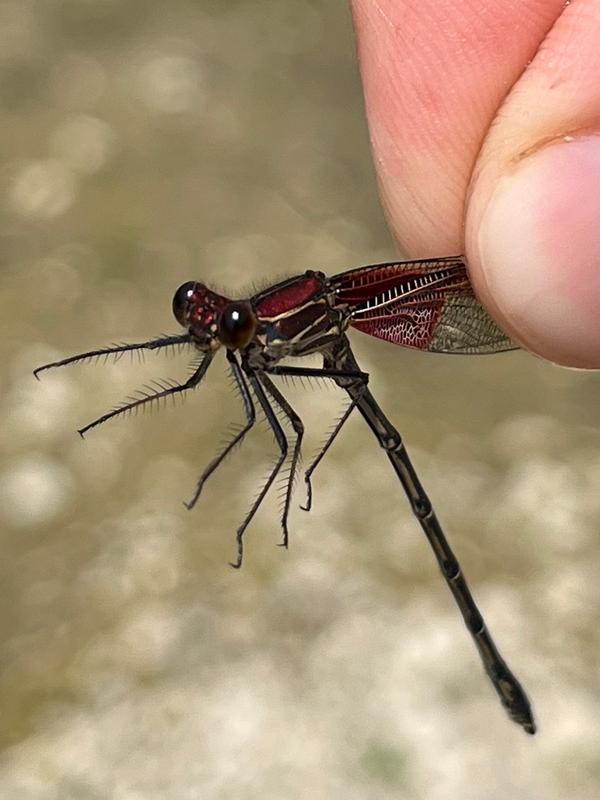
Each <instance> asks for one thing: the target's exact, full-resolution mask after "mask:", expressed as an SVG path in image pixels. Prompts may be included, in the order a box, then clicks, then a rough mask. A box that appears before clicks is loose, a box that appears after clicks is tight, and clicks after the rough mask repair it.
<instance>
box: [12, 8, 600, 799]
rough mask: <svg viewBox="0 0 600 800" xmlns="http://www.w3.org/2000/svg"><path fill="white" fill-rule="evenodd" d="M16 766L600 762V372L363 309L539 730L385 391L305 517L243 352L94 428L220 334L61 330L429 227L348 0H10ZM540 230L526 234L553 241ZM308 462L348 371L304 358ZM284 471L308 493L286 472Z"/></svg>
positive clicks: (360, 789) (414, 791) (26, 775)
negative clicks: (405, 176) (234, 381)
mask: <svg viewBox="0 0 600 800" xmlns="http://www.w3.org/2000/svg"><path fill="white" fill-rule="evenodd" d="M0 98H1V107H2V125H1V126H0V141H1V143H2V162H1V173H0V191H1V197H2V213H1V218H0V236H1V245H0V258H1V266H0V302H1V303H2V308H1V313H2V320H3V327H4V334H3V336H2V337H1V339H0V353H1V368H2V369H1V377H0V387H1V395H0V402H1V405H2V425H1V428H0V453H1V463H0V526H1V538H2V542H1V547H2V559H1V570H2V576H1V580H0V592H1V609H2V610H1V613H0V630H1V639H2V648H1V653H2V658H1V662H0V664H1V666H0V698H1V704H2V714H1V717H0V740H1V743H2V750H3V754H2V759H1V761H0V796H1V797H2V798H11V800H12V798H17V797H18V798H20V799H21V800H30V799H31V800H75V799H77V800H79V798H82V799H84V800H96V799H98V800H101V799H103V798H110V799H111V800H155V799H156V800H158V798H174V800H186V799H187V798H203V800H212V799H213V798H214V799H215V800H217V799H218V800H226V799H227V800H229V799H230V798H235V799H236V800H237V799H238V798H244V800H246V799H248V800H253V799H254V798H280V797H285V798H290V799H291V798H305V797H312V798H333V797H345V798H356V799H357V800H359V799H360V800H364V798H373V799H376V800H379V799H382V800H385V798H410V799H411V800H415V799H417V800H418V798H427V800H445V799H446V798H455V797H461V798H463V799H465V800H469V799H470V798H472V799H473V800H480V798H481V797H482V795H483V792H485V796H486V797H487V798H488V800H495V799H496V798H498V799H500V798H501V799H502V800H505V798H507V797H511V798H525V797H526V798H528V800H533V799H534V798H544V800H558V798H561V799H562V798H570V800H583V798H586V799H587V798H595V797H597V796H598V792H599V791H600V704H599V698H600V659H599V653H600V633H599V630H600V628H599V626H598V617H599V614H600V593H599V591H598V586H599V585H600V556H599V552H600V551H599V547H598V534H599V532H600V490H599V487H600V435H599V430H600V413H599V410H600V377H599V376H598V375H597V374H596V375H594V374H586V373H583V372H575V371H568V370H564V369H559V368H557V367H554V366H552V365H550V364H546V363H542V362H541V361H540V360H537V359H535V358H533V357H531V356H529V355H527V354H525V353H521V352H519V353H508V354H503V355H498V356H495V357H488V358H485V357H482V358H460V357H454V358H449V357H444V356H435V355H428V354H420V353H414V352H410V351H403V350H402V349H401V348H394V347H393V346H391V345H388V344H386V343H383V342H379V341H376V340H372V339H369V337H365V336H362V335H361V334H359V333H355V334H353V336H352V339H353V343H354V346H355V349H356V354H357V357H358V358H359V361H360V363H361V365H362V367H363V369H365V370H367V371H369V372H370V373H371V387H372V389H373V392H374V394H375V395H376V397H377V398H378V399H379V402H380V403H381V404H382V406H383V408H384V409H385V410H386V412H387V413H388V415H389V416H390V417H391V419H392V420H393V421H394V422H395V423H396V424H397V425H398V427H399V429H400V430H401V431H402V432H403V433H404V436H405V438H406V441H407V444H408V447H409V450H410V452H411V453H412V455H413V457H414V460H415V462H416V465H417V468H418V470H419V472H420V474H421V477H422V479H423V482H424V483H425V485H426V487H427V488H428V490H429V491H430V494H431V496H432V498H433V501H434V503H435V505H436V507H437V509H438V512H439V514H440V517H441V519H442V521H443V523H444V525H445V527H446V530H447V532H448V534H449V537H450V539H451V542H452V544H453V545H454V546H455V548H456V551H457V553H458V555H459V557H460V559H461V561H462V564H463V567H464V569H465V571H466V573H467V575H468V577H469V580H470V583H471V585H472V587H473V589H474V592H475V596H476V598H477V600H478V602H479V603H480V606H481V608H482V610H483V612H484V615H485V616H486V619H487V621H488V623H489V626H490V629H491V630H492V632H493V634H494V635H495V637H496V639H497V640H498V642H499V644H500V647H501V650H502V652H503V653H504V655H505V656H506V658H507V660H508V661H509V662H510V664H511V665H512V666H513V667H514V669H515V671H516V672H517V674H518V675H519V676H520V678H521V679H522V681H523V683H524V685H525V686H526V687H527V690H528V692H529V694H530V697H531V698H532V701H533V704H534V708H535V712H536V715H537V718H538V722H539V728H540V731H539V734H538V735H537V736H536V737H534V738H529V737H527V736H526V735H525V734H524V733H522V732H521V731H520V730H519V729H518V728H517V727H516V726H515V725H513V724H512V723H510V722H509V721H508V720H507V718H506V716H505V714H504V712H503V710H502V708H501V707H500V705H499V702H498V700H497V698H496V695H495V693H494V691H493V689H492V688H491V687H490V685H489V683H488V681H487V679H486V678H485V676H484V675H483V672H482V669H481V667H480V664H479V660H478V657H477V654H476V652H475V650H474V647H473V645H472V643H471V641H470V639H469V637H468V635H467V633H466V631H465V630H464V628H463V624H462V621H461V619H460V615H459V613H458V611H457V610H456V608H455V607H454V604H453V602H452V599H451V597H450V594H449V592H448V590H447V588H446V587H445V585H444V583H443V581H442V578H441V576H440V575H439V573H438V570H437V567H436V565H435V562H434V559H433V556H432V554H431V552H430V550H429V548H428V546H427V544H426V542H425V540H424V537H423V535H422V534H421V532H420V529H419V528H418V526H417V524H416V523H415V522H414V521H413V519H412V517H411V514H410V512H409V509H408V505H407V502H406V500H405V498H404V496H403V494H402V492H401V490H400V488H399V486H398V485H397V483H396V480H395V477H394V475H393V473H392V470H391V468H390V467H389V464H388V462H387V459H386V458H385V456H384V455H383V453H381V452H380V451H379V449H378V446H377V444H376V442H375V441H373V440H372V438H371V436H370V433H369V431H368V430H366V428H365V426H364V425H363V424H361V420H360V419H359V417H358V416H356V417H355V418H353V419H351V421H350V423H349V424H348V427H347V429H346V430H345V432H344V434H343V435H342V436H341V437H340V439H339V440H338V441H337V442H336V444H335V446H334V447H333V448H332V450H331V452H330V453H329V454H328V456H327V458H326V459H325V460H324V462H323V464H322V465H321V466H320V468H319V470H318V471H317V473H316V475H315V485H314V489H315V497H314V508H313V511H312V512H311V513H310V514H305V513H303V512H302V511H300V510H299V509H298V504H299V503H300V502H303V501H304V491H303V485H302V484H303V482H302V480H300V481H299V484H298V489H297V492H296V495H295V500H294V506H293V511H292V515H291V520H290V527H291V543H290V550H289V552H285V551H283V550H282V549H280V548H278V547H276V546H275V545H276V544H277V543H278V541H279V539H280V530H279V526H278V513H277V501H276V498H275V497H269V500H268V502H266V503H265V505H264V507H263V508H262V509H261V511H260V513H259V514H258V515H257V517H256V518H255V521H254V522H253V524H252V525H251V527H250V528H249V530H248V532H247V537H246V557H245V564H244V568H243V569H242V570H241V571H240V572H235V571H233V570H232V569H230V567H228V566H227V562H228V560H230V559H231V558H232V557H233V556H234V554H235V541H234V532H235V529H236V527H237V526H238V524H239V522H240V521H241V519H242V518H243V516H244V514H245V513H246V511H247V510H248V508H249V506H250V503H251V501H252V499H253V498H254V496H255V493H256V492H257V491H258V488H259V487H260V485H261V484H260V481H261V480H263V478H264V476H265V475H266V472H267V470H268V468H269V467H270V466H271V464H272V462H273V459H274V455H275V446H274V442H273V440H272V437H271V436H270V434H269V433H268V431H267V430H266V429H265V427H264V426H261V427H260V428H259V429H257V430H256V431H254V432H253V434H252V435H251V436H250V437H249V438H248V441H247V442H246V444H245V445H244V447H243V448H242V449H240V450H238V451H237V452H236V453H235V454H234V455H233V456H232V457H231V458H230V459H229V460H228V461H227V463H226V465H225V466H224V467H223V468H222V469H221V470H220V471H219V472H218V473H217V474H216V475H215V476H214V477H213V478H212V479H211V481H210V483H209V484H208V485H207V487H206V489H205V492H204V494H203V496H202V498H201V501H200V502H199V503H198V505H197V507H196V508H195V509H194V511H193V512H187V511H186V509H185V508H184V507H183V505H182V502H181V501H182V500H186V499H189V497H190V496H191V494H192V492H193V488H194V486H195V482H196V480H197V478H198V476H199V473H200V471H201V469H202V467H203V466H204V465H205V464H206V463H207V461H208V460H210V458H211V457H212V456H213V455H214V453H215V451H216V449H217V448H218V446H219V443H220V441H221V435H222V433H224V432H226V431H227V427H228V425H229V424H231V423H232V422H233V423H235V422H239V421H240V420H241V418H242V410H241V408H240V404H239V401H238V398H237V397H236V396H235V394H234V393H233V392H231V390H230V386H229V380H228V376H227V372H226V369H225V367H224V364H223V361H224V359H218V360H217V361H218V364H217V363H215V364H214V365H213V367H212V368H211V371H210V373H209V376H208V378H207V379H206V381H205V383H204V384H203V385H202V386H201V387H200V388H199V389H198V390H197V391H195V392H193V393H191V396H189V397H187V399H186V401H185V402H184V403H177V404H176V407H172V404H169V406H168V407H166V408H164V409H162V410H160V411H156V412H154V413H148V414H143V415H142V414H140V415H139V416H137V417H135V418H133V417H132V418H130V419H121V420H117V421H114V422H110V423H108V424H107V425H105V426H103V427H101V428H98V429H97V430H94V431H92V432H90V434H89V436H88V437H87V439H86V440H85V441H82V440H81V439H80V438H79V436H78V435H77V432H76V430H77V428H78V427H82V426H83V425H84V424H85V423H87V422H89V421H90V420H92V419H94V418H95V417H97V416H99V415H101V414H102V413H104V412H105V411H106V410H107V409H109V408H110V407H111V406H113V405H114V404H115V403H117V402H119V401H120V400H122V399H123V398H124V397H125V396H127V395H128V394H131V393H132V391H134V390H135V389H137V388H139V387H140V386H141V385H143V384H144V383H145V382H148V381H149V380H151V379H153V378H173V379H176V378H178V377H181V376H183V375H186V374H187V369H188V366H189V363H190V360H191V354H190V353H188V352H182V353H179V354H177V353H175V354H171V355H164V354H154V353H149V354H148V355H147V357H146V359H145V361H144V364H142V365H139V364H137V362H136V361H135V360H129V359H127V358H124V359H122V360H120V361H119V362H117V363H112V362H109V363H106V364H102V363H97V364H95V365H89V366H73V367H70V368H66V369H64V370H58V371H56V372H48V373H45V374H44V375H43V378H42V381H41V382H40V383H37V382H36V381H35V380H34V379H33V377H32V375H31V370H32V369H33V368H34V367H35V366H37V365H39V364H41V363H44V362H47V361H50V360H53V359H56V358H60V357H63V356H66V355H69V354H73V353H76V352H80V351H83V350H86V349H90V348H93V347H98V346H102V345H105V344H110V343H111V342H114V341H124V340H129V341H143V340H145V339H147V338H150V337H152V336H154V335H157V334H160V333H161V332H167V333H169V332H172V333H176V332H178V326H177V324H176V323H175V322H174V320H173V319H172V318H171V310H170V304H171V297H172V295H173V292H174V291H175V289H176V288H177V286H179V284H180V283H182V282H183V281H185V280H189V279H196V278H200V279H202V280H204V281H206V282H207V283H209V284H211V285H214V286H215V287H217V288H220V289H229V290H230V291H231V293H232V294H234V295H237V296H240V295H243V294H244V293H245V292H251V291H252V290H253V287H256V286H257V285H258V286H261V285H265V284H266V283H271V282H274V281H275V280H276V279H279V278H281V277H283V276H286V275H291V274H294V273H297V272H300V271H302V270H304V269H306V268H308V267H312V268H318V269H322V270H324V271H325V272H331V273H333V272H337V271H341V270H344V269H346V268H349V267H351V266H354V265H360V264H366V263H372V262H376V261H383V260H387V259H390V258H394V257H395V250H394V247H393V244H392V242H391V239H390V237H389V234H388V232H387V230H386V226H385V222H384V219H383V216H382V212H381V209H380V207H379V204H378V199H377V192H376V186H375V182H374V175H373V168H372V165H371V161H370V154H369V146H368V136H367V130H366V124H365V120H364V116H363V108H362V97H361V87H360V82H359V76H358V71H357V66H356V59H355V52H354V43H353V37H352V27H351V20H350V14H349V11H348V8H347V7H346V5H345V4H343V3H330V2H326V0H312V1H311V0H237V1H234V0H228V2H217V1H216V0H212V2H211V1H210V0H205V1H204V2H194V1H193V0H172V1H171V2H169V3H168V4H167V3H163V2H159V0H102V1H101V2H100V1H99V0H2V2H0ZM524 257H526V254H524ZM282 388H283V389H284V391H285V392H286V394H287V396H288V397H289V399H290V400H291V401H292V402H293V403H294V404H295V405H297V408H298V410H299V412H300V413H301V414H302V416H303V418H304V419H305V422H306V426H307V437H306V445H305V448H304V453H305V464H307V463H308V462H309V461H310V459H311V456H312V455H313V454H314V452H315V451H316V450H317V448H318V446H319V444H320V442H321V441H323V439H324V437H325V435H326V433H327V431H328V430H329V429H330V427H331V424H332V423H333V422H334V421H335V419H336V415H339V414H340V413H341V411H342V410H343V408H344V398H343V397H342V395H341V393H340V392H339V390H335V389H333V388H327V387H326V386H313V387H310V388H309V387H305V388H302V387H300V386H290V387H285V386H283V387H282ZM273 494H274V495H275V494H276V493H273Z"/></svg>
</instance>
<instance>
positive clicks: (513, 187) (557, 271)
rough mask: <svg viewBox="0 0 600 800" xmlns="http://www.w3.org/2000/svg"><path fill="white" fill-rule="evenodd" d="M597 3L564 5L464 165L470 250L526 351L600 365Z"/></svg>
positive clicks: (478, 277) (476, 273) (477, 273)
mask: <svg viewBox="0 0 600 800" xmlns="http://www.w3.org/2000/svg"><path fill="white" fill-rule="evenodd" d="M599 76H600V2H599V0H578V2H576V3H571V4H570V5H567V6H566V7H565V9H564V12H563V13H562V14H561V16H560V17H559V18H558V20H557V21H556V23H555V25H554V27H553V28H552V30H551V31H550V33H549V34H548V36H547V37H546V39H545V41H544V43H543V44H542V46H541V48H540V50H539V52H538V53H537V55H536V56H535V58H534V59H533V61H532V63H531V64H530V66H529V67H528V68H527V70H526V71H525V73H524V74H523V76H522V77H521V78H520V80H519V81H518V83H517V84H516V85H515V86H514V88H513V90H512V91H511V93H510V94H509V95H508V97H507V100H506V101H505V103H504V104H503V105H502V107H501V108H500V111H499V112H498V115H497V117H496V120H495V122H494V124H493V125H492V127H491V129H490V132H489V135H488V137H487V139H486V142H485V145H484V147H483V150H482V153H481V155H480V158H479V161H478V164H477V166H476V169H475V173H474V175H473V182H472V186H471V196H470V199H469V203H468V211H467V230H466V232H467V254H468V257H469V263H470V265H471V277H472V278H473V281H474V283H475V287H476V290H477V291H478V294H479V296H480V297H481V298H482V300H483V301H484V302H485V303H486V304H488V305H489V307H490V309H491V310H492V312H493V313H494V314H495V316H496V317H497V318H498V319H499V321H500V322H501V324H503V327H505V329H506V330H507V331H508V332H509V333H511V334H512V335H513V336H514V337H515V338H516V339H517V340H518V341H519V342H521V343H522V344H523V345H524V346H526V347H527V348H528V349H530V350H533V351H534V352H536V353H538V354H540V355H542V356H544V357H546V358H549V359H551V360H553V361H556V362H558V363H561V364H567V365H571V366H580V367H597V368H598V367H600V81H599Z"/></svg>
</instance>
